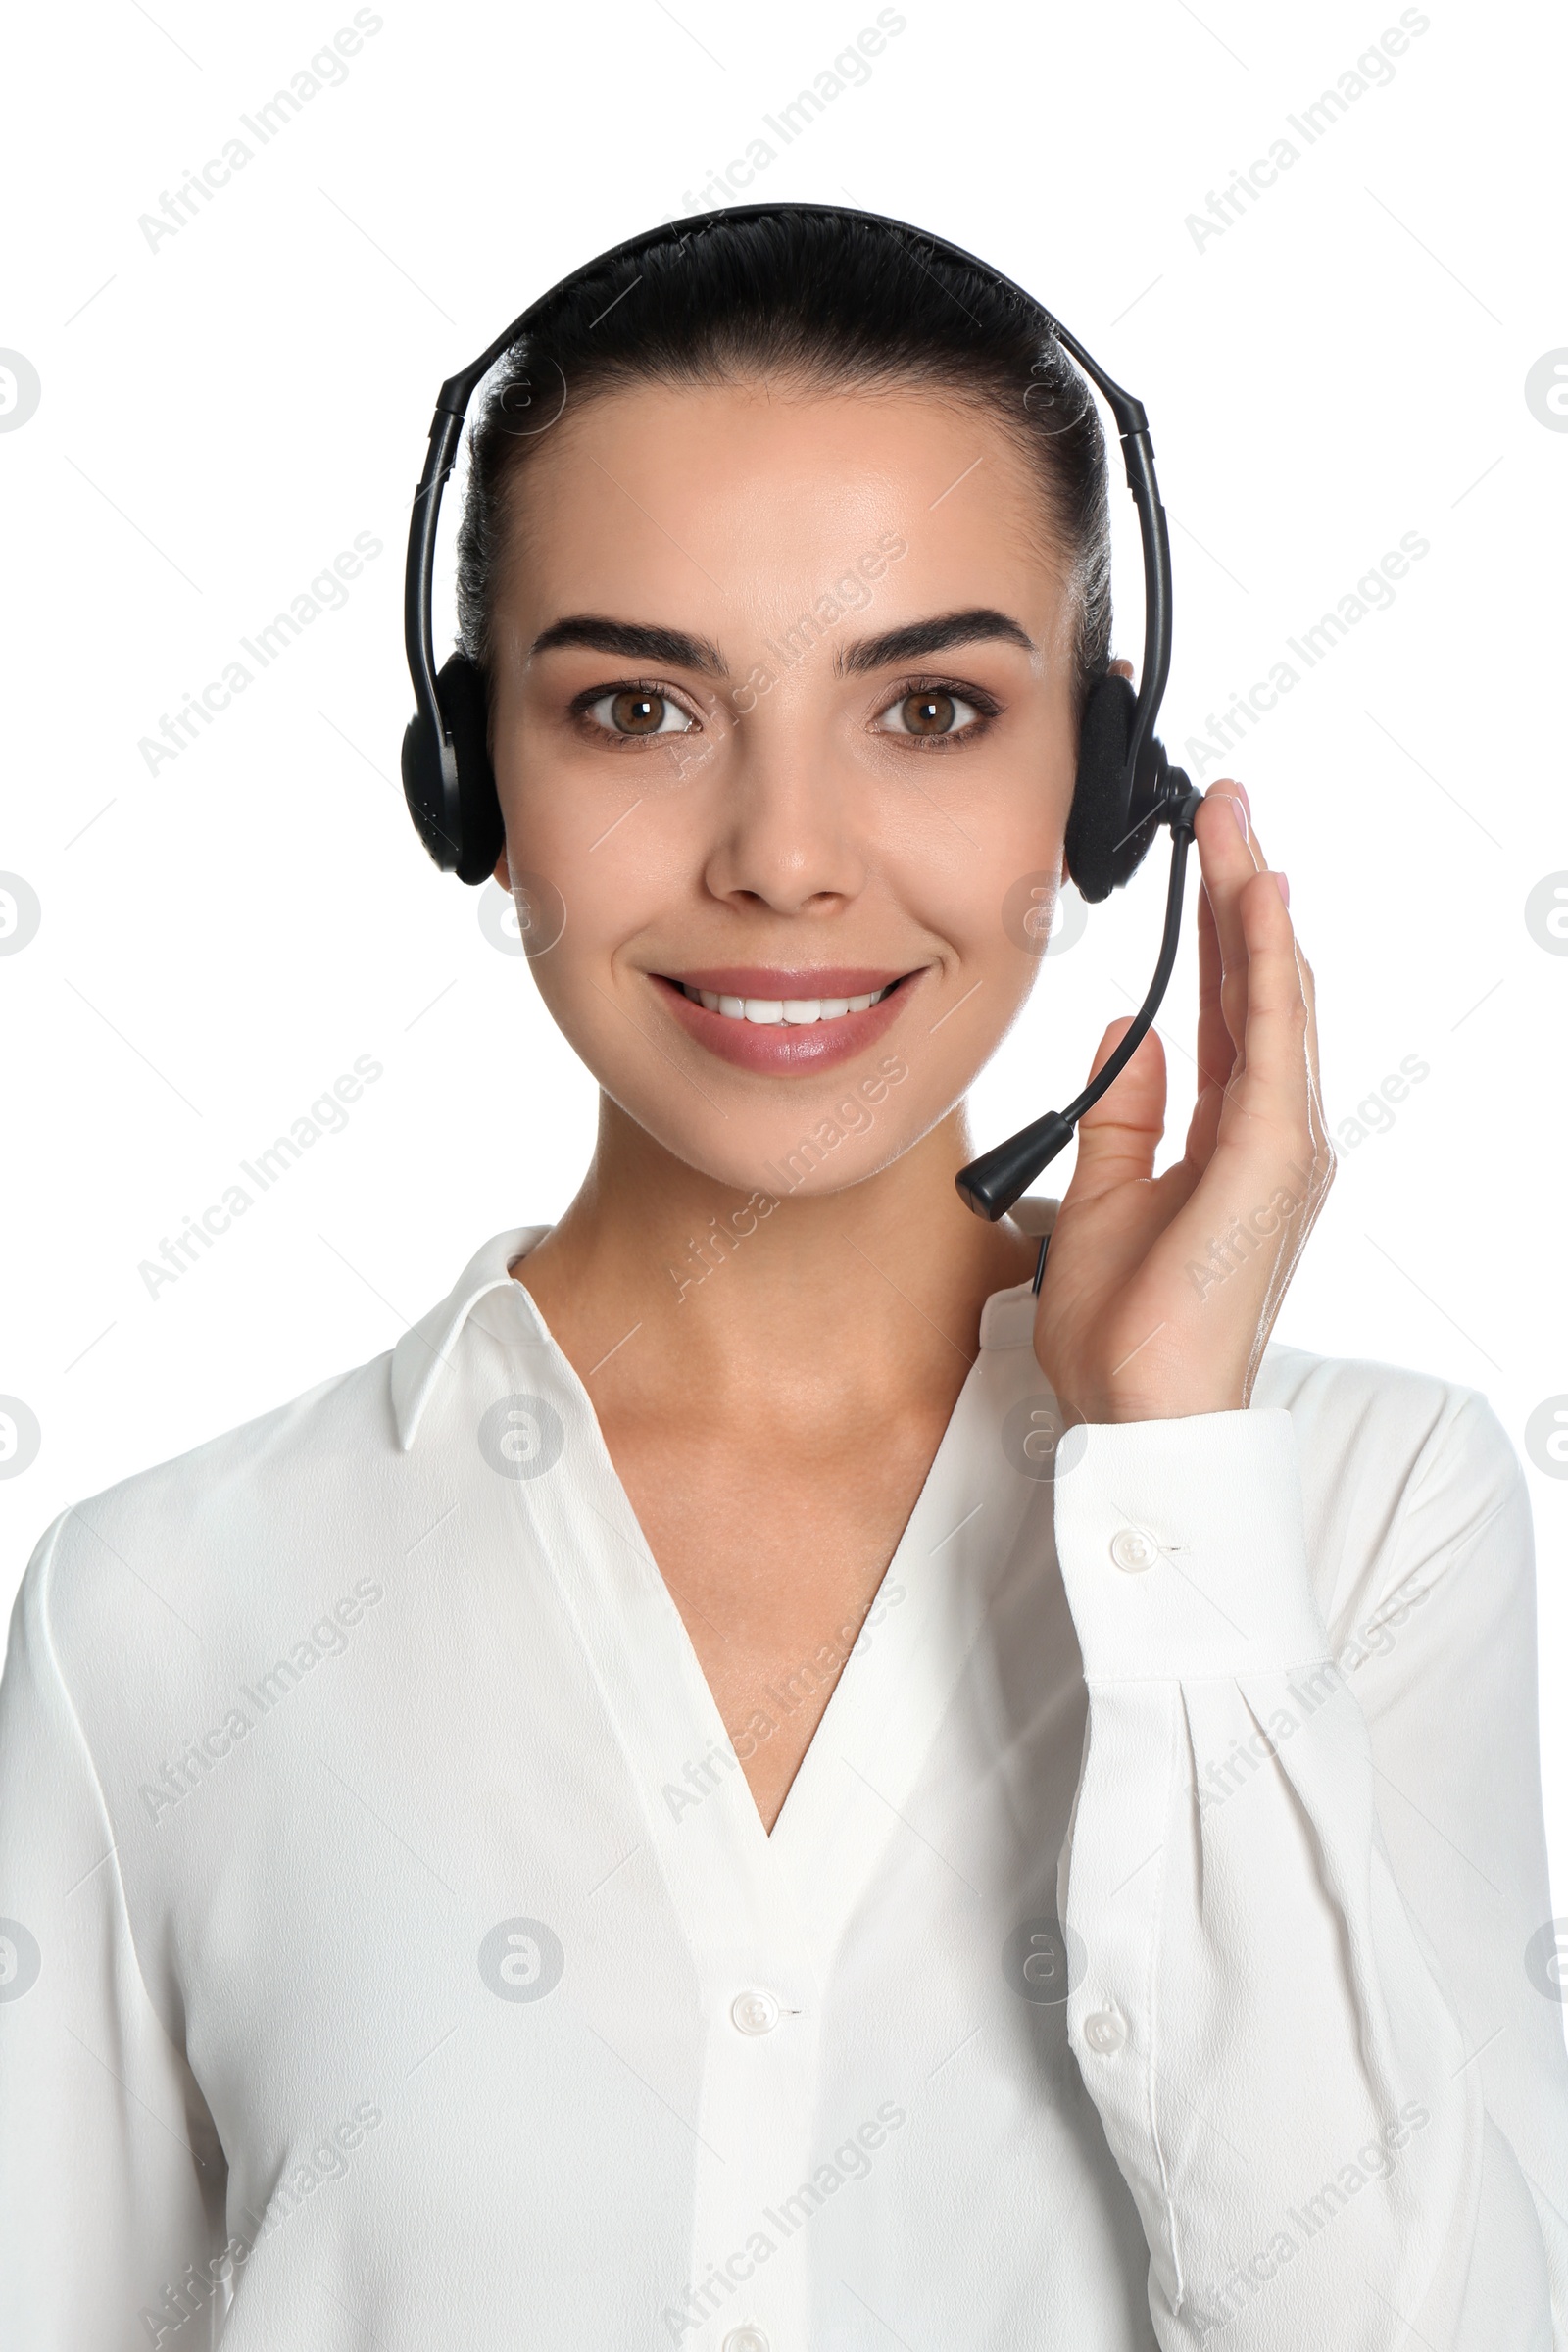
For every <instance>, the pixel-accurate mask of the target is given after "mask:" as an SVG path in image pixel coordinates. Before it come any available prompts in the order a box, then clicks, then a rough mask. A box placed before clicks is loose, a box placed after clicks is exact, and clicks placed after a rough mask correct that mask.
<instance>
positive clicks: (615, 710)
mask: <svg viewBox="0 0 1568 2352" xmlns="http://www.w3.org/2000/svg"><path fill="white" fill-rule="evenodd" d="M610 716H611V720H612V723H613V725H614V726H615V727H617V728H618V729H619V731H620V733H621V734H622V735H657V734H658V733H659V730H660V728H661V727H662V725H663V723H664V698H663V696H662V694H617V695H615V696H614V697H613V699H612V701H611V705H610Z"/></svg>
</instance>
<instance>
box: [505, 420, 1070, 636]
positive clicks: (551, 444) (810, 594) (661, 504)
mask: <svg viewBox="0 0 1568 2352" xmlns="http://www.w3.org/2000/svg"><path fill="white" fill-rule="evenodd" d="M508 535H509V551H510V554H511V557H512V559H513V560H512V561H510V562H509V563H508V564H506V566H505V567H504V572H503V577H502V580H501V582H500V583H499V587H500V596H499V600H498V605H499V609H498V618H504V619H505V620H510V621H511V622H512V623H513V625H514V626H515V627H516V628H517V630H518V631H519V633H520V632H521V630H523V629H524V628H526V629H529V630H530V631H531V630H532V628H533V627H534V626H535V625H536V624H537V623H538V621H539V620H540V618H541V616H542V615H545V614H546V613H548V612H550V611H555V612H561V611H590V612H599V611H606V612H613V613H626V612H628V611H629V610H630V609H631V608H632V607H635V608H636V609H637V613H638V616H639V617H642V618H648V619H655V618H658V619H678V620H679V621H680V623H681V625H686V626H697V625H702V626H704V627H705V628H706V631H707V633H709V634H717V633H719V630H718V627H715V625H714V624H715V623H718V624H719V625H720V626H721V625H722V619H723V613H724V611H725V610H726V609H728V610H729V611H730V612H731V613H732V615H733V619H732V629H733V625H734V620H738V619H742V618H750V619H752V620H755V621H756V622H757V624H758V625H759V626H764V625H768V624H769V623H770V622H771V621H773V620H776V619H778V618H779V617H780V616H781V615H783V616H788V615H790V614H792V613H794V612H795V610H796V609H797V607H801V606H809V605H810V604H811V603H813V602H814V601H815V600H816V599H818V598H819V597H821V596H822V595H823V593H824V592H826V591H830V590H831V588H832V586H833V584H834V582H835V581H836V580H837V579H838V578H839V577H840V576H841V575H842V574H844V573H846V572H847V571H850V570H853V569H854V568H855V567H857V566H858V565H860V564H862V560H863V559H865V558H867V557H871V558H875V556H876V555H877V554H878V552H879V551H881V552H883V553H885V552H886V547H887V543H888V542H889V541H892V542H896V543H898V542H902V545H903V549H904V551H905V552H904V553H902V554H901V555H899V556H898V557H897V559H896V561H895V564H894V565H893V566H891V567H889V569H888V574H887V586H886V589H885V591H884V592H883V595H882V598H881V600H880V601H883V602H886V603H887V605H888V607H889V610H890V613H895V608H897V607H905V606H907V607H908V609H910V610H920V611H933V610H945V609H953V608H955V607H956V606H959V605H969V604H976V605H979V604H986V605H1002V606H1004V607H1005V609H1006V610H1009V611H1019V613H1020V618H1024V619H1025V620H1026V625H1029V626H1030V629H1031V634H1035V632H1036V631H1037V630H1038V631H1039V632H1040V634H1039V636H1038V637H1037V642H1042V641H1043V640H1044V639H1045V638H1047V637H1050V636H1052V635H1054V625H1053V624H1054V619H1055V616H1056V613H1057V609H1058V607H1059V606H1060V604H1061V602H1062V595H1063V585H1064V578H1065V572H1066V565H1065V564H1064V563H1063V561H1062V558H1061V555H1060V552H1059V550H1058V549H1057V547H1056V546H1055V544H1054V541H1053V537H1052V534H1051V530H1050V525H1049V521H1048V517H1047V513H1046V507H1045V501H1044V495H1043V491H1042V488H1041V484H1040V480H1039V477H1038V475H1037V473H1036V472H1035V470H1034V468H1033V466H1032V465H1031V463H1030V461H1029V459H1028V457H1027V455H1026V454H1025V452H1024V451H1023V450H1022V449H1021V448H1020V447H1019V445H1018V443H1017V442H1016V441H1015V440H1014V438H1013V437H1012V435H1011V434H1010V433H1009V432H1007V431H1006V430H1005V427H1004V426H1003V424H1002V423H1001V421H1000V420H999V419H998V418H997V417H995V416H994V415H992V414H990V413H988V412H987V411H986V410H985V409H983V408H981V407H979V406H978V405H970V404H969V403H967V402H964V401H961V400H959V399H956V398H951V397H943V396H942V395H941V394H939V393H936V392H932V391H928V390H926V389H924V388H923V387H903V386H897V387H889V388H877V389H870V388H866V389H834V390H831V391H822V390H812V389H809V388H806V387H802V386H780V385H778V384H777V383H761V382H755V381H746V382H740V383H733V384H722V385H706V384H705V385H694V386H676V385H668V384H662V383H653V384H642V385H638V386H636V387H634V388H630V389H627V390H625V391H618V392H615V393H613V394H605V393H601V394H599V395H597V396H596V397H595V398H594V399H592V400H590V401H587V402H585V403H584V404H583V405H582V407H581V408H580V409H579V410H578V411H576V412H575V413H574V412H573V411H572V408H571V404H570V401H569V399H568V401H567V404H566V408H565V410H564V413H563V416H562V419H561V422H560V424H559V425H558V426H557V427H556V428H555V429H554V431H553V432H552V433H551V435H550V436H549V437H548V439H547V440H545V441H543V442H541V443H540V444H539V446H538V447H537V448H535V449H533V450H531V451H530V452H529V454H528V456H527V459H526V461H525V463H524V464H523V465H522V466H521V467H520V468H519V469H518V471H517V473H516V475H515V477H514V480H513V483H512V485H511V489H510V493H509V497H508ZM895 616H896V614H895Z"/></svg>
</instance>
